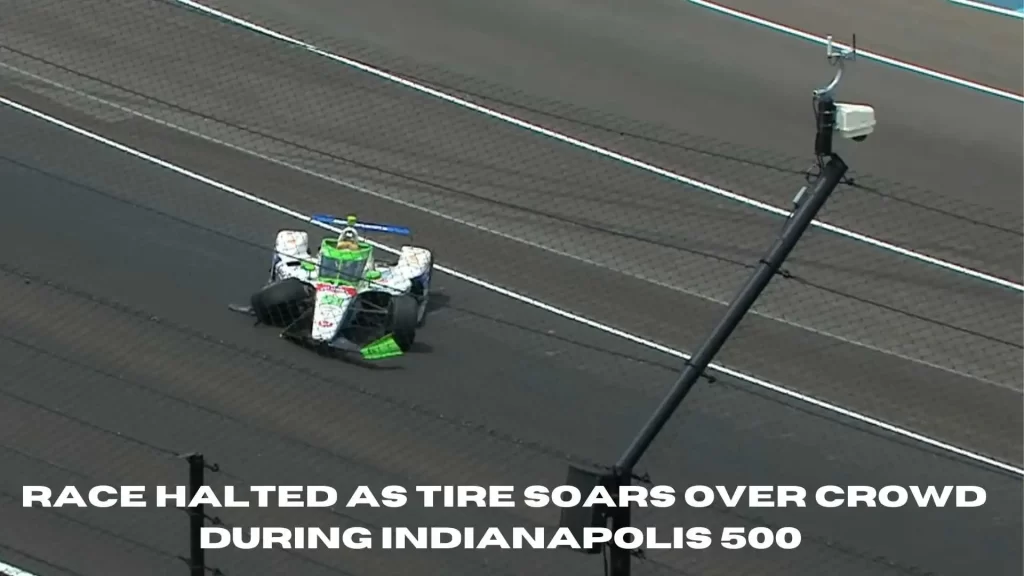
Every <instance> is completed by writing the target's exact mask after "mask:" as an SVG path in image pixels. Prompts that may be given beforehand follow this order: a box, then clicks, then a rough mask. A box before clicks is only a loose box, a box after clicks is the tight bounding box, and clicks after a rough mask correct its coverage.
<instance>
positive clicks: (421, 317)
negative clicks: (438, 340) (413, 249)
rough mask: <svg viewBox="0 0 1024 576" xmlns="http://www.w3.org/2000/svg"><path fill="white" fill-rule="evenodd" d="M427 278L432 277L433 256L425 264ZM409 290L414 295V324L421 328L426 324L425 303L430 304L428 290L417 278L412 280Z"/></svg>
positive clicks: (430, 278)
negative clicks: (427, 263) (428, 262)
mask: <svg viewBox="0 0 1024 576" xmlns="http://www.w3.org/2000/svg"><path fill="white" fill-rule="evenodd" d="M427 278H428V279H429V280H433V279H434V259H433V257H431V259H430V265H429V266H427ZM429 280H428V281H429ZM410 292H411V293H412V295H413V296H415V297H416V326H418V327H419V328H423V327H424V326H426V324H427V305H428V304H430V292H428V290H427V287H426V286H425V285H424V284H423V283H422V282H420V281H419V280H417V281H415V282H413V285H412V289H411V290H410Z"/></svg>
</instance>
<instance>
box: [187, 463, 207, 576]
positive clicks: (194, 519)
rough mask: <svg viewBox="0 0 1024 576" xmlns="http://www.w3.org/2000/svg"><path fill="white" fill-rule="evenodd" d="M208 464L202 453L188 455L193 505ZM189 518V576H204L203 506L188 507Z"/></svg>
mask: <svg viewBox="0 0 1024 576" xmlns="http://www.w3.org/2000/svg"><path fill="white" fill-rule="evenodd" d="M205 469H206V462H205V459H204V458H203V455H202V454H200V453H195V454H189V455H188V499H189V501H188V503H189V504H191V503H192V500H193V498H195V496H196V493H198V492H199V488H200V487H201V486H203V484H204V483H205V480H204V478H203V476H204V471H205ZM188 516H189V547H190V558H189V569H190V572H189V575H190V576H204V575H205V573H206V551H205V550H203V547H202V531H203V524H204V522H205V519H206V514H205V511H204V510H203V505H202V504H198V505H196V506H189V507H188Z"/></svg>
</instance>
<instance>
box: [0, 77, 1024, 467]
mask: <svg viewBox="0 0 1024 576" xmlns="http://www.w3.org/2000/svg"><path fill="white" fill-rule="evenodd" d="M0 104H3V105H6V106H9V107H11V108H13V109H15V110H18V111H21V112H24V113H25V114H29V115H31V116H34V117H36V118H38V119H40V120H43V121H46V122H49V123H50V124H54V125H56V126H60V127H61V128H64V129H65V130H68V131H71V132H74V133H75V134H78V135H80V136H84V137H85V138H89V139H90V140H93V141H95V142H99V143H101V144H104V145H106V146H110V147H111V148H114V149H117V150H120V151H121V152H123V153H125V154H128V155H130V156H134V157H135V158H139V159H141V160H145V161H146V162H149V163H151V164H155V165H157V166H160V167H161V168H165V169H167V170H170V171H172V172H175V173H177V174H180V175H182V176H185V177H186V178H190V179H192V180H196V181H198V182H202V183H203V184H206V185H208V186H211V187H213V188H216V189H217V190H220V191H222V192H227V193H228V194H231V195H233V196H236V197H238V198H242V199H244V200H248V201H249V202H253V203H255V204H258V205H260V206H263V207H265V208H269V209H271V210H274V211H276V212H279V213H281V214H285V215H287V216H291V217H292V218H295V219H298V220H302V221H304V222H306V223H308V224H312V225H314V226H318V227H320V228H324V229H327V230H330V231H332V232H337V233H340V232H341V229H339V228H338V227H336V226H331V225H330V224H324V223H322V222H317V221H315V220H313V219H312V218H311V217H310V216H307V215H305V214H302V213H300V212H297V211H295V210H292V209H290V208H286V207H284V206H281V205H279V204H275V203H273V202H271V201H269V200H265V199H263V198H260V197H258V196H254V195H252V194H249V193H248V192H244V191H242V190H239V189H237V188H234V187H231V186H229V185H227V184H224V183H222V182H218V181H216V180H213V179H211V178H207V177H206V176H203V175H201V174H198V173H196V172H192V171H190V170H187V169H185V168H182V167H180V166H178V165H176V164H172V163H170V162H167V161H166V160H161V159H160V158H157V157H155V156H151V155H149V154H146V153H145V152H142V151H140V150H136V149H134V148H131V147H129V146H126V145H124V144H121V143H119V142H115V141H114V140H111V139H109V138H106V137H104V136H100V135H99V134H96V133H93V132H90V131H88V130H85V129H84V128H79V127H78V126H75V125H73V124H69V123H68V122H65V121H63V120H60V119H58V118H54V117H53V116H49V115H47V114H44V113H43V112H39V111H38V110H35V109H33V108H29V107H28V106H25V105H23V104H20V103H18V102H15V101H14V100H10V99H8V98H5V97H3V96H0ZM373 245H374V246H375V247H377V248H380V249H382V250H385V251H388V252H391V253H397V250H395V249H394V248H391V247H390V246H386V245H383V244H379V243H376V242H374V243H373ZM435 268H436V269H437V270H438V271H440V272H443V273H445V274H448V275H450V276H454V277H455V278H458V279H460V280H463V281H465V282H468V283H470V284H474V285H476V286H479V287H481V288H484V289H486V290H490V291H492V292H496V293H498V294H501V295H503V296H506V297H508V298H512V299H514V300H518V301H520V302H523V303H525V304H529V305H531V306H534V307H536V308H540V309H541V310H544V311H547V312H550V313H552V314H555V315H557V316H561V317H563V318H566V319H569V320H572V321H574V322H578V323H580V324H584V325H586V326H589V327H591V328H594V329H596V330H600V331H602V332H605V333H607V334H611V335H614V336H617V337H619V338H623V339H625V340H628V341H630V342H633V343H635V344H639V345H641V346H645V347H648V348H651V349H654V350H658V351H659V352H663V353H665V354H668V355H671V356H675V357H677V358H682V359H684V360H689V359H690V355H689V354H686V353H685V352H681V351H679V350H675V349H673V348H669V347H668V346H664V345H662V344H658V343H657V342H653V341H651V340H647V339H645V338H641V337H639V336H635V335H633V334H630V333H628V332H624V331H622V330H619V329H617V328H613V327H611V326H607V325H605V324H601V323H599V322H596V321H594V320H590V319H589V318H584V317H582V316H579V315H577V314H573V313H572V312H569V311H567V310H562V309H560V308H556V307H555V306H552V305H550V304H546V303H544V302H541V301H539V300H535V299H533V298H530V297H529V296H525V295H522V294H519V293H516V292H513V291H511V290H508V289H506V288H502V287H501V286H498V285H496V284H492V283H490V282H487V281H485V280H481V279H479V278H475V277H473V276H470V275H468V274H464V273H462V272H459V271H458V270H455V269H452V268H448V267H446V266H441V265H436V266H435ZM709 368H710V369H711V370H714V371H717V372H720V373H722V374H726V375H728V376H731V377H733V378H736V379H737V380H741V381H743V382H746V383H748V384H751V385H754V386H757V387H760V388H764V389H767V390H771V391H772V392H775V393H777V394H781V395H783V396H786V397H788V398H791V399H794V400H798V401H800V402H804V403H807V404H810V405H812V406H815V407H817V408H820V409H823V410H827V411H829V412H833V413H835V414H839V415H841V416H845V417H847V418H850V419H852V420H856V421H858V422H861V423H863V424H867V425H869V426H873V427H875V428H879V429H881V430H885V431H886V432H889V433H892V434H895V435H898V436H902V437H904V438H909V439H911V440H915V441H917V442H921V443H922V444H926V445H928V446H931V447H933V448H936V449H938V450H942V451H945V452H949V453H951V454H955V455H957V456H960V457H963V458H967V459H969V460H973V461H975V462H979V463H982V464H986V465H988V466H992V467H995V468H998V469H1000V470H1004V471H1006V472H1010V473H1013V474H1016V475H1018V476H1022V477H1024V469H1022V468H1018V467H1016V466H1013V465H1012V464H1007V463H1005V462H1001V461H999V460H996V459H994V458H990V457H988V456H984V455H982V454H979V453H977V452H972V451H970V450H967V449H964V448H960V447H958V446H954V445H952V444H949V443H946V442H943V441H941V440H936V439H934V438H930V437H928V436H925V435H923V434H918V433H917V432H913V431H911V430H907V429H905V428H901V427H899V426H895V425H893V424H889V423H888V422H883V421H881V420H878V419H876V418H872V417H871V416H867V415H864V414H860V413H858V412H854V411H853V410H849V409H846V408H843V407H842V406H838V405H836V404H831V403H829V402H825V401H823V400H818V399H817V398H814V397H812V396H807V395H805V394H801V393H799V392H796V391H793V390H790V389H788V388H784V387H782V386H779V385H776V384H772V383H771V382H768V381H765V380H761V379H759V378H756V377H754V376H750V375H748V374H744V373H742V372H738V371H736V370H733V369H731V368H728V367H726V366H722V365H720V364H715V363H712V364H711V365H710V366H709Z"/></svg>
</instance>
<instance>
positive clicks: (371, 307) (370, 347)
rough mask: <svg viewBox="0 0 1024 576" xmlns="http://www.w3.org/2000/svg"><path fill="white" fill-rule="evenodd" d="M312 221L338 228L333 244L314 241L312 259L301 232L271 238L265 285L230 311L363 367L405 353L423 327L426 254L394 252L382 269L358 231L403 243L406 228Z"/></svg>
mask: <svg viewBox="0 0 1024 576" xmlns="http://www.w3.org/2000/svg"><path fill="white" fill-rule="evenodd" d="M313 218H314V220H315V221H318V222H321V223H325V224H343V225H344V227H343V228H342V230H341V233H340V234H339V235H338V236H337V237H334V236H332V237H328V238H324V239H322V240H321V242H320V249H319V251H318V252H317V254H316V255H315V256H314V255H311V254H310V253H309V235H308V234H307V233H306V232H302V231H298V230H282V231H280V232H278V234H277V241H276V244H275V250H274V257H273V260H272V264H271V269H270V278H269V280H268V282H267V284H266V285H265V286H264V287H263V288H261V289H260V290H259V291H257V292H256V293H254V294H253V295H252V297H251V298H250V304H249V305H248V306H239V305H232V306H231V309H232V310H234V311H236V312H240V313H243V314H248V315H250V316H255V317H256V319H257V322H258V323H260V324H267V325H271V326H276V327H279V328H283V331H282V332H281V336H282V337H284V338H287V339H289V340H292V341H295V342H298V343H301V344H304V345H309V346H313V347H316V348H326V349H334V350H341V351H345V352H354V353H358V354H360V355H361V356H362V357H363V358H364V359H367V360H378V359H382V358H389V357H392V356H398V355H401V354H403V353H404V352H407V351H409V349H410V348H411V347H412V345H413V343H414V342H415V340H416V331H417V329H418V328H420V327H422V326H423V325H424V323H425V320H426V313H427V304H428V302H429V298H430V281H431V277H432V273H433V270H434V258H433V254H432V253H431V252H430V250H427V249H425V248H419V247H415V246H402V247H401V249H400V250H399V255H398V259H397V261H395V262H392V263H384V262H381V261H380V260H378V259H377V257H376V256H377V255H376V253H375V250H374V247H373V245H371V244H370V243H368V242H367V241H366V240H365V239H364V238H363V237H362V236H361V235H360V233H359V232H360V231H366V232H383V233H389V234H400V235H405V236H408V235H409V230H408V229H407V228H402V227H398V226H390V225H384V224H370V223H362V222H358V221H357V219H356V217H355V216H349V217H347V218H346V219H344V220H340V219H337V218H334V217H333V216H328V215H317V216H314V217H313Z"/></svg>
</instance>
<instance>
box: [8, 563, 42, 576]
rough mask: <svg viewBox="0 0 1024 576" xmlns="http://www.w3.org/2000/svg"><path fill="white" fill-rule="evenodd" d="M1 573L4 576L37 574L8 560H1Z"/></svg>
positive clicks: (32, 575) (30, 575) (33, 575)
mask: <svg viewBox="0 0 1024 576" xmlns="http://www.w3.org/2000/svg"><path fill="white" fill-rule="evenodd" d="M0 574H3V575H4V576H36V575H35V574H33V573H31V572H28V571H26V570H22V569H21V568H18V567H17V566H11V565H10V564H7V563H6V562H0Z"/></svg>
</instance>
